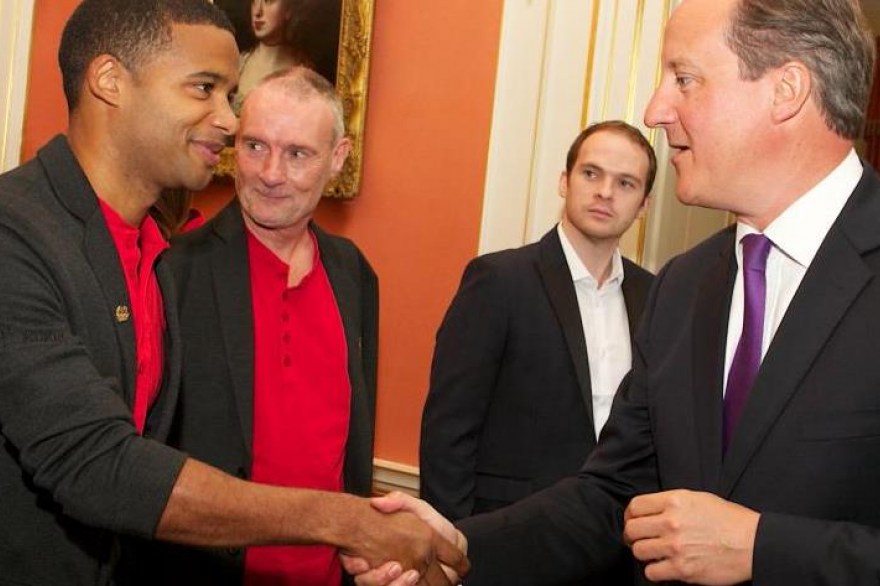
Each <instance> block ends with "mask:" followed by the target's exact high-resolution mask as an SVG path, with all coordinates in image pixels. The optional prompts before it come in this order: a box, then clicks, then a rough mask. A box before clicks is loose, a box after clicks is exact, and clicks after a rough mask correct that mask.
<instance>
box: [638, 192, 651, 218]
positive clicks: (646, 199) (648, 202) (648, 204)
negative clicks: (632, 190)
mask: <svg viewBox="0 0 880 586" xmlns="http://www.w3.org/2000/svg"><path fill="white" fill-rule="evenodd" d="M649 207H651V194H650V193H648V194H647V195H645V197H644V199H642V205H641V206H640V207H639V213H638V214H636V217H638V218H643V217H644V216H645V213H646V212H647V211H648V208H649Z"/></svg>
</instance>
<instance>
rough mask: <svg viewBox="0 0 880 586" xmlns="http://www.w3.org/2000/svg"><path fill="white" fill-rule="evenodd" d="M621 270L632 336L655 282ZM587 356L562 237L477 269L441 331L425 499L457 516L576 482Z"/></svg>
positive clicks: (584, 431)
mask: <svg viewBox="0 0 880 586" xmlns="http://www.w3.org/2000/svg"><path fill="white" fill-rule="evenodd" d="M623 263H624V264H623V266H624V280H623V287H622V288H623V297H624V301H625V303H626V309H627V313H628V315H629V324H630V331H631V332H632V331H634V330H635V327H636V325H637V324H638V321H639V318H640V316H641V313H642V308H643V307H644V304H645V299H646V298H647V295H648V289H649V288H650V284H651V280H652V279H653V276H652V275H651V274H650V273H649V272H647V271H646V270H644V269H642V268H640V267H639V266H637V265H635V264H634V263H632V262H630V261H629V260H626V259H624V261H623ZM587 352H588V349H587V347H586V343H585V341H584V331H583V327H582V326H581V316H580V312H579V310H578V302H577V296H576V294H575V288H574V283H573V282H572V277H571V271H570V270H569V268H568V263H567V262H566V259H565V254H564V253H563V250H562V245H561V244H560V241H559V234H558V233H557V230H556V228H553V229H552V230H551V231H550V232H548V233H547V234H546V235H545V236H544V237H543V238H542V239H541V241H540V242H537V243H535V244H530V245H527V246H524V247H522V248H517V249H513V250H505V251H502V252H497V253H493V254H487V255H484V256H481V257H478V258H476V259H474V260H473V261H471V263H470V264H469V265H468V266H467V268H466V269H465V273H464V276H463V278H462V282H461V286H460V287H459V290H458V293H457V294H456V296H455V298H454V299H453V300H452V304H451V305H450V307H449V310H448V311H447V313H446V317H445V318H444V319H443V323H442V324H441V325H440V329H439V331H438V332H437V342H436V346H435V349H434V361H433V365H432V368H431V388H430V391H429V393H428V399H427V401H426V403H425V410H424V414H423V418H422V438H421V449H420V472H421V493H422V498H424V499H425V500H427V501H428V502H429V503H431V504H432V505H433V506H434V507H435V508H437V510H438V511H440V513H442V514H443V515H444V516H446V517H447V518H451V519H460V518H463V517H466V516H469V515H472V514H474V513H481V512H487V511H491V510H494V509H497V508H499V507H502V506H505V505H508V504H510V503H512V502H515V501H518V500H520V499H522V498H524V497H526V496H528V495H529V494H532V493H533V492H536V491H537V490H540V489H542V488H545V487H547V486H549V485H551V484H553V483H554V482H556V481H557V480H559V479H560V478H562V477H564V476H568V475H571V474H574V473H576V472H577V471H578V470H579V469H580V467H581V466H582V465H583V463H584V460H585V459H586V457H587V454H589V453H590V452H591V451H592V449H593V447H594V446H595V445H596V437H595V431H594V425H593V400H592V391H591V388H590V372H589V364H588V361H587Z"/></svg>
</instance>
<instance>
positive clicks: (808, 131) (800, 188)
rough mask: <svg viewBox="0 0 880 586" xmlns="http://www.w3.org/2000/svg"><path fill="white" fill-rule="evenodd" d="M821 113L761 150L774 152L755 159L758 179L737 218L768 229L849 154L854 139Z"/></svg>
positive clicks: (754, 168) (738, 210)
mask: <svg viewBox="0 0 880 586" xmlns="http://www.w3.org/2000/svg"><path fill="white" fill-rule="evenodd" d="M820 116H821V115H820V114H818V113H817V114H815V115H814V120H807V121H806V122H805V123H804V124H802V125H801V127H800V128H798V129H797V131H796V132H790V133H787V134H782V135H780V136H779V137H777V138H776V140H774V141H773V142H772V143H770V144H769V146H768V147H767V148H766V149H764V150H762V151H761V152H771V153H774V155H773V156H772V157H763V159H762V160H758V161H756V162H754V165H753V167H752V169H751V170H750V173H749V177H750V178H752V179H753V180H755V181H756V185H754V186H753V188H752V189H743V190H742V192H743V193H749V194H751V196H750V197H743V198H742V204H743V205H742V209H737V210H731V211H733V212H734V213H735V214H736V216H737V220H739V221H741V222H744V223H746V224H749V225H750V226H752V227H753V228H755V229H756V230H759V231H762V232H763V231H764V229H765V228H767V226H769V225H770V224H771V223H772V222H773V221H774V220H775V219H776V218H778V217H779V216H780V215H781V214H782V213H783V212H785V210H787V209H788V208H789V207H790V206H791V205H792V204H794V203H795V202H796V201H797V200H798V199H800V198H801V196H803V195H804V194H806V193H807V192H808V191H810V190H811V189H812V188H813V187H815V186H816V185H817V184H818V183H819V182H821V181H822V180H823V179H824V178H825V177H827V176H828V174H829V173H831V172H832V171H833V170H834V169H835V168H836V167H837V166H838V165H840V163H842V162H843V160H844V159H845V158H846V156H847V155H848V154H849V152H850V151H851V150H852V148H853V141H852V140H850V139H847V138H843V137H842V136H840V135H838V134H836V133H835V132H833V131H832V130H831V129H829V128H828V127H827V126H826V124H825V121H824V119H822V118H821V117H820Z"/></svg>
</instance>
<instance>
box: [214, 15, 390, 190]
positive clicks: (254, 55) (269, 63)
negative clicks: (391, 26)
mask: <svg viewBox="0 0 880 586" xmlns="http://www.w3.org/2000/svg"><path fill="white" fill-rule="evenodd" d="M373 1H374V0H214V4H216V5H217V6H218V7H220V8H221V9H222V10H223V11H224V12H226V14H227V15H228V16H229V19H230V20H231V21H232V24H233V25H234V26H235V31H236V35H235V38H236V42H237V43H238V48H239V51H240V53H241V60H240V62H239V76H240V77H239V91H238V93H237V94H236V97H235V101H234V104H233V106H234V109H235V111H236V114H237V113H238V110H239V108H240V107H241V102H242V100H243V99H244V98H245V97H246V96H247V92H248V91H249V90H250V89H251V88H252V87H253V86H254V85H256V84H257V83H258V82H259V81H260V80H261V79H262V78H263V77H265V76H266V75H268V74H270V73H272V72H273V71H277V70H279V69H284V68H287V67H292V66H294V65H305V66H307V67H310V68H312V69H314V70H315V71H317V72H318V73H320V74H321V75H323V76H324V77H326V78H327V79H328V80H330V81H331V82H333V83H334V84H335V85H336V90H337V92H339V95H340V97H341V98H342V103H343V107H344V110H345V130H346V134H347V135H348V136H349V137H350V138H351V141H352V146H353V148H352V151H351V154H350V155H349V157H348V160H347V161H346V163H345V167H344V168H343V170H342V173H341V174H340V176H339V177H338V178H337V180H336V181H334V182H333V183H331V185H329V186H328V187H327V192H326V193H325V196H328V197H338V198H350V197H354V196H355V195H356V194H357V192H358V188H359V186H360V177H361V168H362V160H363V159H362V151H363V133H364V114H365V112H366V105H367V77H368V72H369V61H370V59H369V57H370V39H371V35H372V22H373ZM234 165H235V163H234V157H233V156H232V151H231V149H227V152H226V153H225V154H224V157H223V162H222V163H221V164H220V166H219V168H218V170H217V174H218V175H221V176H231V175H233V174H234V172H235V167H234Z"/></svg>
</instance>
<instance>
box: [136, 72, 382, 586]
mask: <svg viewBox="0 0 880 586" xmlns="http://www.w3.org/2000/svg"><path fill="white" fill-rule="evenodd" d="M350 148H351V142H350V140H349V139H348V138H347V137H346V136H345V131H344V125H343V114H342V105H341V103H340V100H339V97H338V96H337V94H336V92H335V90H334V88H333V86H332V85H331V84H330V83H329V82H328V81H327V80H326V79H324V78H323V77H321V76H320V75H319V74H317V73H315V72H314V71H312V70H310V69H307V68H304V67H295V68H293V69H289V70H284V71H280V72H276V73H274V74H272V75H270V76H269V77H267V78H266V79H264V80H263V81H262V82H260V83H259V84H258V85H257V86H256V87H255V88H254V89H252V90H251V91H250V92H249V93H248V96H247V98H246V99H245V101H244V104H243V107H242V111H241V119H240V125H239V129H238V133H237V135H236V140H235V162H236V175H235V186H236V191H237V199H236V200H234V201H233V202H232V203H230V204H229V205H228V206H227V207H226V208H225V209H223V210H222V211H221V212H220V213H219V214H218V215H217V216H216V217H215V218H214V219H212V220H211V221H210V222H209V223H208V224H207V225H206V226H204V227H202V228H201V229H200V230H197V231H195V232H191V233H188V234H185V235H183V236H181V237H179V238H178V239H177V240H175V241H174V243H173V245H172V248H171V252H170V255H169V260H170V262H171V267H172V272H173V274H174V277H175V281H176V285H177V294H178V298H177V300H178V310H179V315H180V322H181V337H182V340H183V373H182V385H181V391H180V392H181V394H180V401H179V408H178V410H177V413H176V417H175V420H174V424H173V426H172V434H171V437H170V439H169V443H170V444H171V445H173V446H175V447H178V448H180V449H181V450H183V451H185V452H187V453H189V454H190V455H192V456H193V457H195V458H198V459H200V460H202V461H204V462H207V463H209V464H213V465H215V466H217V467H219V468H221V469H222V470H224V471H226V472H228V473H230V474H234V475H236V476H239V477H241V478H247V479H250V480H254V481H256V482H261V483H267V484H273V485H277V486H299V487H309V488H319V489H323V490H330V491H340V490H346V491H348V492H352V493H356V494H360V495H369V494H370V490H371V484H372V457H373V449H372V448H373V424H374V418H375V402H376V360H377V329H378V312H379V299H378V288H377V279H376V275H375V273H374V272H373V270H372V269H371V268H370V265H369V263H368V262H367V260H366V258H364V256H363V254H361V252H360V250H358V248H357V247H356V246H355V245H354V244H353V243H352V242H351V241H350V240H347V239H345V238H340V237H338V236H332V235H330V234H327V233H326V232H324V231H323V230H321V228H319V227H318V226H317V225H316V224H315V223H314V221H313V219H312V215H313V212H314V210H315V207H316V206H317V205H318V202H319V200H320V198H321V195H322V194H323V192H324V189H325V188H326V186H327V184H328V182H330V181H331V180H332V179H333V178H334V177H336V176H337V174H338V173H339V172H340V170H341V169H342V165H343V163H344V162H345V159H346V156H347V155H348V153H349V150H350ZM159 547H160V549H164V550H165V553H164V555H163V559H162V560H161V562H160V563H148V564H146V567H143V569H142V570H140V571H139V572H138V573H137V575H138V577H139V578H140V579H141V580H143V583H145V584H147V583H152V584H187V585H198V584H206V585H207V584H212V585H223V584H229V585H241V584H243V583H248V584H269V583H271V584H274V585H281V584H297V585H304V586H305V585H322V586H324V585H338V584H339V583H340V580H341V568H340V566H339V562H338V561H337V558H336V555H335V551H334V550H333V549H332V548H330V547H318V546H310V547H295V546H272V547H252V548H247V549H246V550H245V549H232V550H229V549H220V550H217V549H214V550H188V549H186V550H185V549H183V548H174V547H171V546H168V547H166V546H159Z"/></svg>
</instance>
